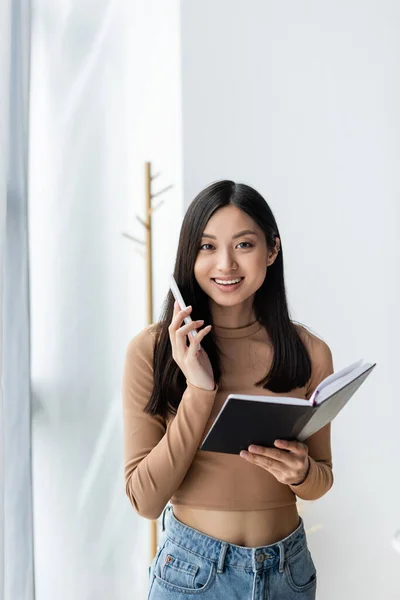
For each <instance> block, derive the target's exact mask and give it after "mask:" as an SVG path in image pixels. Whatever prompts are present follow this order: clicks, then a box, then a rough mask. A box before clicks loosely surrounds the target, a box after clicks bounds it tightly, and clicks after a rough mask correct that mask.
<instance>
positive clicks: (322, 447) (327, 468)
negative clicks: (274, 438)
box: [289, 338, 333, 500]
mask: <svg viewBox="0 0 400 600" xmlns="http://www.w3.org/2000/svg"><path fill="white" fill-rule="evenodd" d="M310 351H311V362H312V373H311V379H310V381H309V385H308V389H307V394H306V397H307V398H310V397H311V395H312V393H313V392H314V390H315V388H316V387H317V385H318V384H319V383H320V382H321V381H322V380H323V379H325V377H328V375H331V373H333V360H332V353H331V350H330V348H329V346H328V345H327V344H326V343H325V342H324V341H323V340H320V339H319V338H314V341H313V344H312V347H310ZM305 444H306V445H307V446H308V455H309V459H310V463H309V471H308V474H307V477H306V478H305V480H304V481H303V482H302V483H300V484H299V485H291V486H289V487H290V489H291V490H292V491H293V492H294V493H295V494H296V496H298V497H299V498H301V499H302V500H317V499H318V498H321V496H323V495H324V494H326V492H327V491H328V490H329V489H330V488H331V487H332V485H333V471H332V452H331V424H330V423H328V425H325V427H322V429H320V430H319V431H317V432H316V433H314V435H311V436H310V437H309V438H308V439H307V440H305Z"/></svg>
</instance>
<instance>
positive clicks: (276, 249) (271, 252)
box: [267, 237, 281, 267]
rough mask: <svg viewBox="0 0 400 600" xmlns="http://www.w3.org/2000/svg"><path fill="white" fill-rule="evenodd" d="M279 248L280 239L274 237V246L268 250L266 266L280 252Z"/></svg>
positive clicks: (270, 263)
mask: <svg viewBox="0 0 400 600" xmlns="http://www.w3.org/2000/svg"><path fill="white" fill-rule="evenodd" d="M280 249H281V240H280V239H279V238H278V237H276V238H275V248H274V249H273V250H272V251H270V252H268V259H267V267H270V266H271V265H273V264H274V262H275V260H276V258H277V256H278V254H279V252H280Z"/></svg>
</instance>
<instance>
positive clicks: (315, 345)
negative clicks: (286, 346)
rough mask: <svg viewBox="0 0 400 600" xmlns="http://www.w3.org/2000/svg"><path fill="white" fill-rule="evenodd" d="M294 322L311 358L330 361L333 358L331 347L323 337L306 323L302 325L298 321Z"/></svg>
mask: <svg viewBox="0 0 400 600" xmlns="http://www.w3.org/2000/svg"><path fill="white" fill-rule="evenodd" d="M293 324H294V326H295V328H296V331H297V332H298V334H299V336H300V339H301V340H302V342H303V343H304V344H305V345H306V347H307V350H309V352H310V355H311V356H310V358H311V360H317V361H326V360H328V361H329V360H331V359H332V352H331V349H330V347H329V346H328V344H327V343H326V342H325V341H324V340H323V339H322V338H320V337H318V336H317V335H315V334H314V333H312V332H311V331H310V329H308V328H307V327H305V326H304V325H300V324H298V323H293Z"/></svg>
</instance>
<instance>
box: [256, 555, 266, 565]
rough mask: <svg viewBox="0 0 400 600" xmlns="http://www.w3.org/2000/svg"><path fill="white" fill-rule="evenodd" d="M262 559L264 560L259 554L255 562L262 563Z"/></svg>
mask: <svg viewBox="0 0 400 600" xmlns="http://www.w3.org/2000/svg"><path fill="white" fill-rule="evenodd" d="M264 558H265V556H264V554H262V553H261V554H259V555H258V556H257V562H259V563H261V562H263V560H264Z"/></svg>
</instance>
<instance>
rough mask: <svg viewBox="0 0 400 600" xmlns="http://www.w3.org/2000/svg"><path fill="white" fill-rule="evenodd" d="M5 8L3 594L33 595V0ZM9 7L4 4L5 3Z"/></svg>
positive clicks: (21, 599) (17, 599)
mask: <svg viewBox="0 0 400 600" xmlns="http://www.w3.org/2000/svg"><path fill="white" fill-rule="evenodd" d="M6 5H8V7H6V9H5V12H3V13H0V21H1V29H2V34H3V35H0V38H1V40H2V42H1V43H2V46H3V47H2V61H3V64H2V67H3V68H2V71H1V72H2V74H3V73H7V74H8V77H6V78H5V79H4V80H3V83H2V86H3V89H2V100H4V102H1V107H0V110H1V112H2V114H1V120H2V131H1V135H2V139H1V142H2V149H3V153H2V154H4V156H3V158H4V159H5V160H2V161H1V162H2V169H3V171H1V179H0V193H1V199H0V202H1V208H0V210H1V232H0V235H1V250H2V256H1V259H2V272H1V283H0V289H1V299H0V301H1V304H2V319H3V327H2V332H1V341H0V344H1V354H2V361H1V363H2V384H3V389H2V392H3V395H2V405H1V423H2V432H1V433H2V435H1V444H2V478H1V481H0V495H1V498H2V512H1V515H0V520H1V523H0V532H1V539H0V548H1V554H2V563H1V565H2V566H1V569H2V578H1V581H0V584H1V588H0V598H1V599H2V600H33V598H34V562H33V527H32V522H33V519H32V476H31V447H32V444H31V393H30V334H29V332H30V315H29V263H28V247H29V243H28V194H27V189H28V181H27V173H28V129H29V67H30V2H29V0H13V2H6ZM2 10H3V11H4V7H3V9H2Z"/></svg>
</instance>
